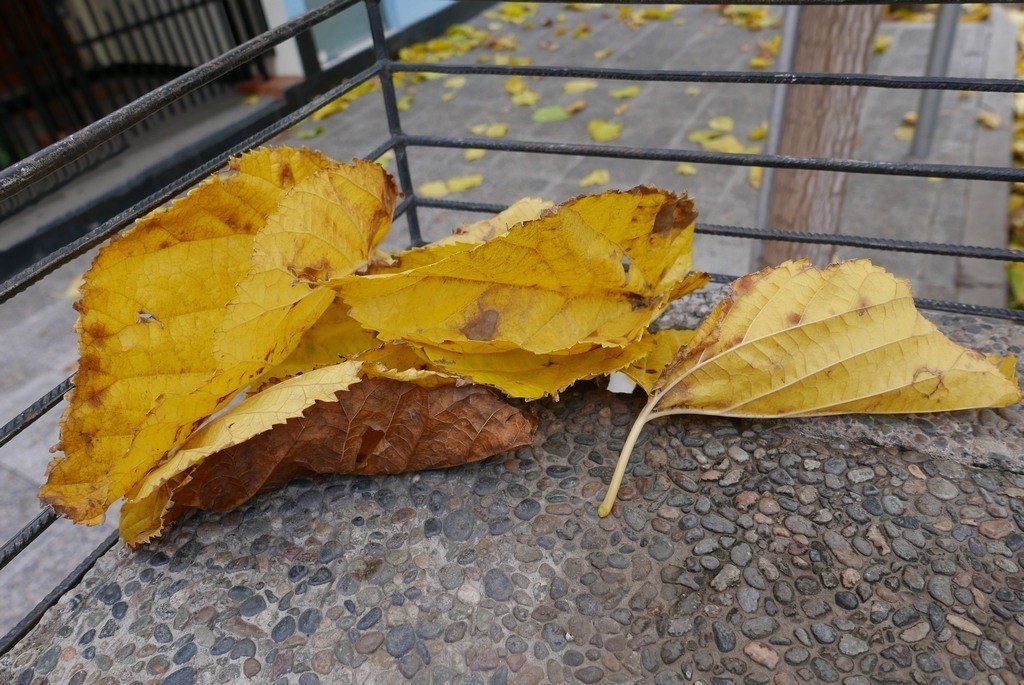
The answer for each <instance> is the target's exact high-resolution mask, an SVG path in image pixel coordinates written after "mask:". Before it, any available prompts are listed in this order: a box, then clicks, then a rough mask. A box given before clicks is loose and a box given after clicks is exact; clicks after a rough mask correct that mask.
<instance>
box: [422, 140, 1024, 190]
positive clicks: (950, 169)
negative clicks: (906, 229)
mask: <svg viewBox="0 0 1024 685" xmlns="http://www.w3.org/2000/svg"><path fill="white" fill-rule="evenodd" d="M403 139H404V142H405V144H406V145H419V146H423V147H450V148H460V149H461V148H482V149H485V150H499V151H502V152H531V153H536V152H540V153H546V154H552V155H578V156H582V157H607V158H612V159H638V160H651V161H658V162H694V163H697V164H723V165H728V166H748V167H749V166H760V167H773V168H776V169H809V170H812V171H845V172H851V173H855V174H880V175H884V176H919V177H927V178H959V179H965V180H971V181H1011V182H1019V181H1024V168H1021V169H1014V168H1011V167H998V166H966V165H958V164H916V163H907V162H871V161H867V160H860V159H832V158H824V157H793V156H791V155H744V154H732V153H727V152H702V151H699V150H679V149H674V148H653V147H628V146H618V145H592V144H589V143H553V142H550V143H549V142H539V141H528V140H507V139H504V138H456V137H452V136H434V135H426V136H424V135H410V134H405V135H404V136H403Z"/></svg>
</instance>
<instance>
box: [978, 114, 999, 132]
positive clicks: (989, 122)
mask: <svg viewBox="0 0 1024 685" xmlns="http://www.w3.org/2000/svg"><path fill="white" fill-rule="evenodd" d="M978 123H979V124H981V125H982V126H984V127H985V128H989V129H997V128H1000V127H1001V126H1002V125H1003V118H1002V117H1001V116H999V115H998V114H996V113H995V112H989V111H982V112H978Z"/></svg>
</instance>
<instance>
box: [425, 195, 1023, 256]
mask: <svg viewBox="0 0 1024 685" xmlns="http://www.w3.org/2000/svg"><path fill="white" fill-rule="evenodd" d="M416 204H417V205H419V206H420V207H434V208H438V209H456V210H464V211H468V212H491V213H495V214H497V213H498V212H501V211H504V210H506V209H508V206H507V205H501V204H492V203H484V202H462V201H459V200H440V199H431V198H421V197H417V198H416ZM696 232H697V233H702V234H704V235H719V236H727V237H730V238H749V239H752V240H782V241H786V242H791V243H809V244H814V245H843V246H848V247H863V248H865V249H869V250H888V251H891V252H911V253H915V254H931V255H943V256H948V257H966V258H970V259H995V260H999V261H1004V262H1024V250H1010V249H1006V248H999V247H977V246H974V245H954V244H952V243H929V242H920V241H915V240H892V239H890V238H874V237H871V236H860V235H836V234H834V233H804V232H802V231H779V230H775V229H769V228H747V227H744V226H723V225H719V224H704V223H698V224H697V227H696Z"/></svg>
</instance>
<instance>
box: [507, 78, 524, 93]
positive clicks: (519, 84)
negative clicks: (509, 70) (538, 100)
mask: <svg viewBox="0 0 1024 685" xmlns="http://www.w3.org/2000/svg"><path fill="white" fill-rule="evenodd" d="M524 90H526V81H524V80H523V77H522V76H509V77H508V80H507V81H505V92H506V93H508V94H509V95H515V94H516V93H522V92H523V91H524Z"/></svg>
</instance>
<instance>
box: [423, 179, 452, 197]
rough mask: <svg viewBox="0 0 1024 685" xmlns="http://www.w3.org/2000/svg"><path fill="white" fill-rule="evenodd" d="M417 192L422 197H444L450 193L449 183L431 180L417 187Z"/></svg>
mask: <svg viewBox="0 0 1024 685" xmlns="http://www.w3.org/2000/svg"><path fill="white" fill-rule="evenodd" d="M416 194H417V195H420V196H422V197H433V198H438V197H444V196H445V195H447V194H448V185H447V184H446V183H445V182H444V181H429V182H427V183H424V184H422V185H421V186H420V187H419V188H417V189H416Z"/></svg>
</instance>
